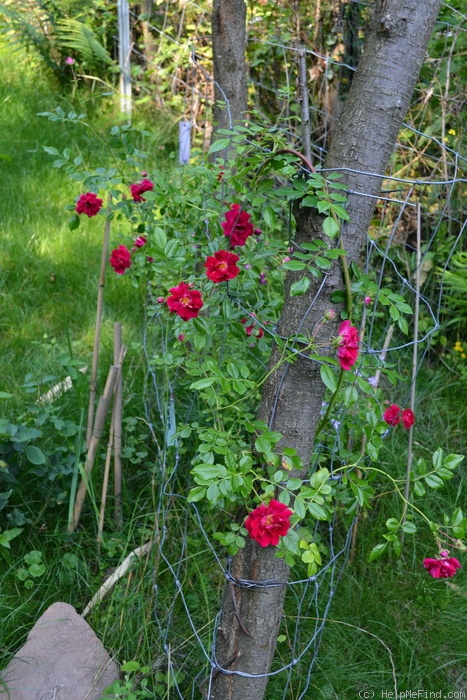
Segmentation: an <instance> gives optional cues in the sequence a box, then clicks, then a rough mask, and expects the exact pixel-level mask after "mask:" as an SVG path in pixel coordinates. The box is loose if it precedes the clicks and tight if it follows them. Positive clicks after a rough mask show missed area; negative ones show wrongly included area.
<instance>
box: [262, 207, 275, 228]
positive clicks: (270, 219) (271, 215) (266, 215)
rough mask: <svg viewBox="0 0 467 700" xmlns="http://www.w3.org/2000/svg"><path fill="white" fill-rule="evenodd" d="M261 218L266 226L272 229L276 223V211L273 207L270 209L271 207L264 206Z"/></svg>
mask: <svg viewBox="0 0 467 700" xmlns="http://www.w3.org/2000/svg"><path fill="white" fill-rule="evenodd" d="M263 219H264V221H265V222H266V224H267V226H268V227H269V228H271V229H273V228H274V225H275V223H276V213H275V211H274V209H272V208H271V207H266V208H265V209H264V210H263Z"/></svg>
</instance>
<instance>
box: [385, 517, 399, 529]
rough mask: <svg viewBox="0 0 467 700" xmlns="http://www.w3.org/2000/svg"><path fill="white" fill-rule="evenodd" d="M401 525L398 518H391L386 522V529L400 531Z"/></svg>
mask: <svg viewBox="0 0 467 700" xmlns="http://www.w3.org/2000/svg"><path fill="white" fill-rule="evenodd" d="M399 525H400V523H399V521H398V520H397V519H396V518H389V519H388V520H386V527H387V529H388V530H398V529H399Z"/></svg>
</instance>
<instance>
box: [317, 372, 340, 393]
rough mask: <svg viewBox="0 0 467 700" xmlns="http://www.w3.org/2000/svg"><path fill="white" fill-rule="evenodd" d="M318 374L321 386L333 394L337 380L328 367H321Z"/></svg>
mask: <svg viewBox="0 0 467 700" xmlns="http://www.w3.org/2000/svg"><path fill="white" fill-rule="evenodd" d="M319 373H320V375H321V379H322V381H323V384H324V385H325V386H327V388H328V389H329V390H330V391H332V393H333V394H334V392H335V391H336V389H337V379H336V375H335V374H334V372H333V371H332V369H331V367H329V365H321V367H320V368H319Z"/></svg>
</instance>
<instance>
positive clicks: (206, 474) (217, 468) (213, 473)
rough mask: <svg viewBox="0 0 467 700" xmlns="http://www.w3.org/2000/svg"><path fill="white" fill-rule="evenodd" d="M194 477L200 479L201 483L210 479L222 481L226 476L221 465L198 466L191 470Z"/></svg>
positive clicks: (225, 471)
mask: <svg viewBox="0 0 467 700" xmlns="http://www.w3.org/2000/svg"><path fill="white" fill-rule="evenodd" d="M191 473H192V474H193V475H194V477H195V478H196V477H197V478H199V479H202V480H203V481H210V480H211V479H222V478H224V477H225V476H227V470H226V468H225V467H224V466H223V465H221V464H200V465H199V466H197V467H195V468H194V469H192V470H191Z"/></svg>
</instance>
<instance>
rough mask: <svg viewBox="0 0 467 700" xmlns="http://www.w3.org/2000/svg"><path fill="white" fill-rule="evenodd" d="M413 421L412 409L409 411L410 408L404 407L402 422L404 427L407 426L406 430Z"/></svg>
mask: <svg viewBox="0 0 467 700" xmlns="http://www.w3.org/2000/svg"><path fill="white" fill-rule="evenodd" d="M414 423H415V416H414V414H413V411H411V410H410V408H405V409H404V410H403V411H402V424H403V426H404V428H407V430H409V429H410V428H411V427H412V425H413V424H414Z"/></svg>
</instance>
